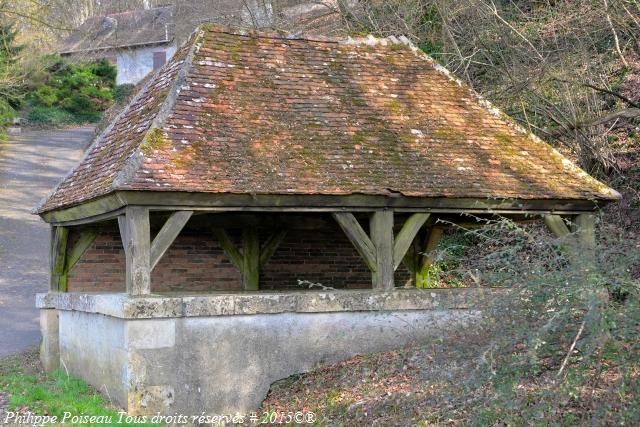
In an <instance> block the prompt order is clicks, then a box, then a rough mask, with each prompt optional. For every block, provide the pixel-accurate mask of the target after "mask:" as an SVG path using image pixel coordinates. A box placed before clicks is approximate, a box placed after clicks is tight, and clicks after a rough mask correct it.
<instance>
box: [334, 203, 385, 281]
mask: <svg viewBox="0 0 640 427" xmlns="http://www.w3.org/2000/svg"><path fill="white" fill-rule="evenodd" d="M332 216H333V218H334V219H335V220H336V222H337V223H338V225H339V226H340V228H341V229H342V231H344V233H345V234H346V236H347V238H348V239H349V240H350V241H351V243H352V244H353V246H354V247H355V248H356V251H358V253H359V254H360V256H361V257H362V259H363V260H364V262H365V264H366V265H367V267H368V268H369V270H371V273H372V279H373V288H374V289H379V290H390V289H393V287H394V280H393V273H394V271H395V268H394V236H393V211H392V210H381V211H376V212H374V213H373V214H372V215H371V217H370V220H369V230H370V234H371V237H369V236H368V235H367V233H366V232H365V231H364V230H363V228H362V226H361V225H360V223H359V222H358V220H357V219H356V217H355V216H354V215H353V214H352V213H350V212H333V213H332Z"/></svg>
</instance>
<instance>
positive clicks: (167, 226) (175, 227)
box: [150, 211, 193, 271]
mask: <svg viewBox="0 0 640 427" xmlns="http://www.w3.org/2000/svg"><path fill="white" fill-rule="evenodd" d="M191 215H193V211H176V212H173V213H172V214H171V216H169V219H167V222H165V223H164V225H163V226H162V228H161V229H160V231H159V232H158V234H157V235H156V237H155V238H154V239H153V242H152V243H151V250H150V266H151V270H152V271H153V269H154V268H155V267H156V265H158V262H159V261H160V258H162V256H163V255H164V254H165V252H167V249H169V246H171V244H172V243H173V241H174V240H175V239H176V237H178V234H180V231H182V229H183V228H184V226H185V225H186V224H187V221H189V218H191Z"/></svg>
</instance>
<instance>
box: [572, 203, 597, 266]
mask: <svg viewBox="0 0 640 427" xmlns="http://www.w3.org/2000/svg"><path fill="white" fill-rule="evenodd" d="M572 225H573V227H574V229H573V231H574V232H575V233H576V237H577V240H578V242H577V243H578V248H579V249H578V250H579V251H580V253H581V254H582V255H583V256H584V257H585V259H586V260H587V261H589V262H593V261H595V259H596V231H595V227H596V218H595V215H594V214H580V215H577V216H576V217H575V219H574V221H573V223H572Z"/></svg>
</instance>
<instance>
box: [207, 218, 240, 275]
mask: <svg viewBox="0 0 640 427" xmlns="http://www.w3.org/2000/svg"><path fill="white" fill-rule="evenodd" d="M212 231H213V234H214V235H215V236H216V239H218V243H219V244H220V247H221V248H222V250H223V251H224V253H225V254H226V255H227V256H228V257H229V260H230V261H231V264H233V265H234V266H235V267H236V268H237V269H238V270H240V273H242V272H243V271H244V257H243V255H242V253H241V252H240V251H239V250H238V248H236V245H234V244H233V242H232V241H231V237H230V236H229V234H227V232H226V231H225V230H224V229H222V228H214V229H213V230H212Z"/></svg>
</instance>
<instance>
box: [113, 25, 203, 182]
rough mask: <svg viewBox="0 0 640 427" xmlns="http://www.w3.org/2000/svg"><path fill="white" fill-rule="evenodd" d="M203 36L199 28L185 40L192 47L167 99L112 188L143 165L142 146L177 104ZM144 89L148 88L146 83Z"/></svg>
mask: <svg viewBox="0 0 640 427" xmlns="http://www.w3.org/2000/svg"><path fill="white" fill-rule="evenodd" d="M203 36H204V32H203V31H202V30H200V29H198V30H197V31H194V32H193V33H192V34H191V36H190V38H189V40H187V41H186V42H185V44H189V43H191V47H189V52H188V53H187V55H185V58H184V60H183V63H182V65H180V70H179V71H178V74H177V75H176V78H175V81H174V82H173V83H172V85H171V86H170V87H169V91H168V92H167V94H166V95H165V99H164V101H163V102H162V105H161V106H160V108H159V109H158V112H157V113H156V115H155V117H154V118H153V120H152V121H151V124H150V125H149V128H148V129H147V130H146V131H145V133H144V136H143V137H142V140H141V141H140V142H139V143H138V145H137V147H136V148H135V150H134V151H133V153H132V154H131V155H130V156H129V158H128V159H127V160H125V162H124V166H123V167H122V169H121V170H120V171H119V172H118V174H117V175H116V177H115V178H114V180H113V182H112V183H111V190H116V189H117V188H118V187H119V186H121V185H125V184H127V183H128V181H129V180H131V179H132V178H133V177H134V176H135V174H136V173H137V172H138V170H139V169H140V166H141V165H142V161H143V159H144V152H143V150H142V149H141V146H142V145H143V144H144V143H145V142H146V141H147V140H148V138H149V137H152V136H153V134H154V131H155V130H156V129H160V130H162V128H163V124H164V122H165V120H166V119H167V117H168V116H169V114H170V113H171V109H172V108H173V106H174V105H175V102H176V100H177V98H178V94H179V93H180V91H181V90H182V89H183V88H184V85H183V83H184V81H185V80H186V78H187V75H188V73H189V71H190V70H191V67H192V65H193V58H194V55H195V53H197V51H198V50H199V49H200V44H199V43H200V41H201V40H202V37H203ZM169 63H170V62H169ZM159 72H160V70H158V71H157V72H156V73H159ZM152 81H153V79H150V80H149V82H148V83H151V82H152ZM144 89H146V85H145V88H144ZM144 89H143V90H141V91H140V93H143V92H144ZM114 121H115V120H114Z"/></svg>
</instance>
